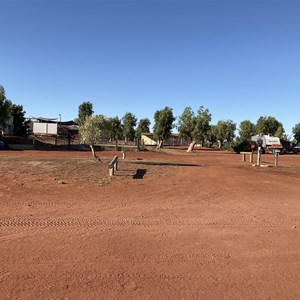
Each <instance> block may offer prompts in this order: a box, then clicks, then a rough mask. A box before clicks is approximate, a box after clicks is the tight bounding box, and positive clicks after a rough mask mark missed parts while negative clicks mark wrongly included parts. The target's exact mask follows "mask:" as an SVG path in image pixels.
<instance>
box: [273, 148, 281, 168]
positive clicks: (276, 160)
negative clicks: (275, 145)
mask: <svg viewBox="0 0 300 300" xmlns="http://www.w3.org/2000/svg"><path fill="white" fill-rule="evenodd" d="M279 153H280V150H277V149H276V150H274V154H275V168H277V167H278V157H279Z"/></svg>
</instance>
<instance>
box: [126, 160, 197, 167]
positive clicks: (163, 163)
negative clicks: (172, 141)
mask: <svg viewBox="0 0 300 300" xmlns="http://www.w3.org/2000/svg"><path fill="white" fill-rule="evenodd" d="M131 163H132V164H136V165H148V166H175V167H200V165H195V164H180V163H168V162H149V161H143V162H138V161H135V162H131Z"/></svg>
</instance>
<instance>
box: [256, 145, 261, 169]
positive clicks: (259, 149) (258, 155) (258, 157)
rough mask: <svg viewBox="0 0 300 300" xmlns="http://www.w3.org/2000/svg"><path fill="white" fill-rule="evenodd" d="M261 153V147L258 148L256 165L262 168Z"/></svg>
mask: <svg viewBox="0 0 300 300" xmlns="http://www.w3.org/2000/svg"><path fill="white" fill-rule="evenodd" d="M260 151H261V147H258V150H257V163H256V165H257V166H260Z"/></svg>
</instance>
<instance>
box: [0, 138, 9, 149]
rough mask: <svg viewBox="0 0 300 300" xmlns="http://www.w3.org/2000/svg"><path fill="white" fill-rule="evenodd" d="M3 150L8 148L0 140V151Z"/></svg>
mask: <svg viewBox="0 0 300 300" xmlns="http://www.w3.org/2000/svg"><path fill="white" fill-rule="evenodd" d="M3 149H8V146H7V144H6V143H5V142H3V141H2V140H0V150H3Z"/></svg>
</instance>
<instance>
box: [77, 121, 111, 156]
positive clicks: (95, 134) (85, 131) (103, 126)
mask: <svg viewBox="0 0 300 300" xmlns="http://www.w3.org/2000/svg"><path fill="white" fill-rule="evenodd" d="M109 128H110V122H109V120H108V119H107V118H106V117H105V116H103V115H95V116H87V117H86V118H85V122H84V123H83V124H81V125H80V126H79V134H80V140H81V142H82V143H84V144H88V145H89V146H90V148H91V151H92V154H93V157H94V158H95V159H97V160H100V158H99V157H98V156H96V154H95V149H94V145H95V144H96V143H98V142H99V141H100V137H101V136H102V135H105V134H107V132H108V131H109Z"/></svg>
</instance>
